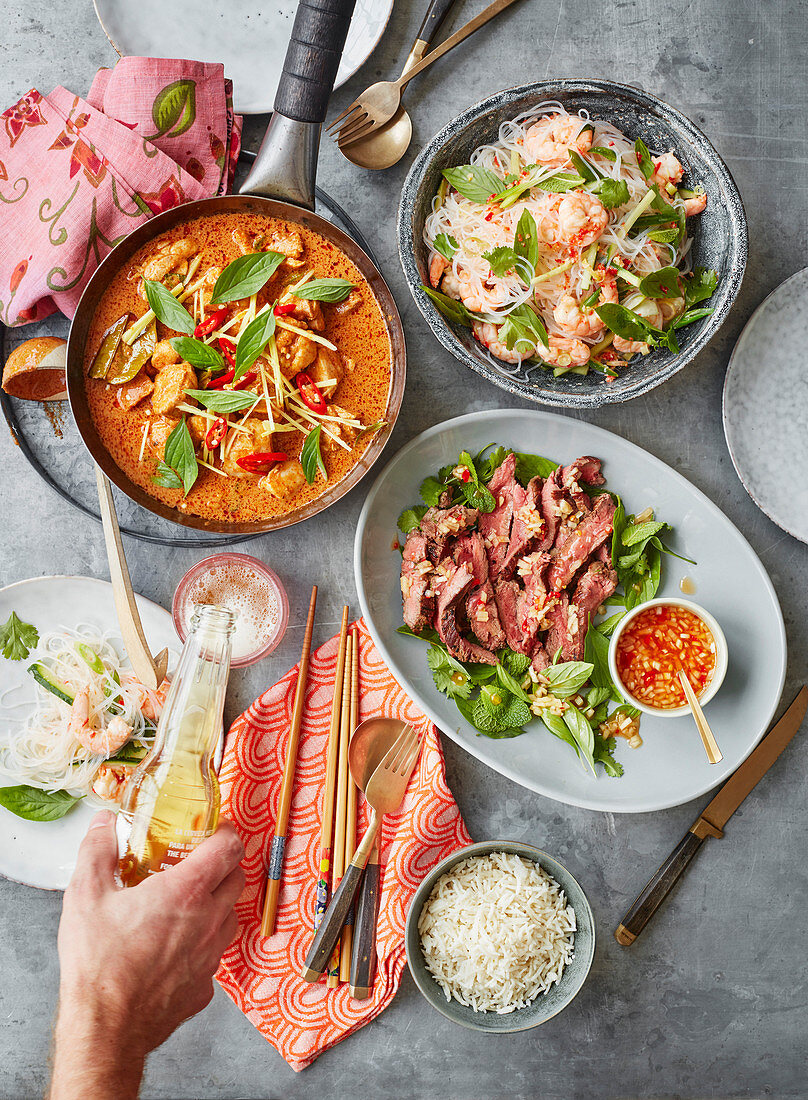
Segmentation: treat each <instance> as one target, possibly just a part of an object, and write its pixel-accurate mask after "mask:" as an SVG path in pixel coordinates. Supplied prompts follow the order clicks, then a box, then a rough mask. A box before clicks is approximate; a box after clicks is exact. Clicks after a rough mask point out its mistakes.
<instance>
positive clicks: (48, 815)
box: [0, 783, 84, 821]
mask: <svg viewBox="0 0 808 1100" xmlns="http://www.w3.org/2000/svg"><path fill="white" fill-rule="evenodd" d="M83 797H84V796H83V795H73V794H70V793H69V792H68V791H41V790H40V789H39V787H29V786H28V784H27V783H22V784H20V785H19V786H18V787H0V806H5V808H6V809H7V810H10V811H11V812H12V813H13V814H16V815H17V817H24V818H25V820H26V821H58V819H59V818H60V817H64V816H65V814H66V813H67V812H68V811H69V810H72V809H73V807H74V806H75V805H76V803H77V802H80V801H81V799H82V798H83Z"/></svg>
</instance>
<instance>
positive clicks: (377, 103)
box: [327, 0, 514, 145]
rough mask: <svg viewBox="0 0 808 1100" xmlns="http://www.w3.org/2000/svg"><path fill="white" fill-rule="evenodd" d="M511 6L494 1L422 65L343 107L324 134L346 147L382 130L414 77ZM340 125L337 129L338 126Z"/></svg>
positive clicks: (509, 1)
mask: <svg viewBox="0 0 808 1100" xmlns="http://www.w3.org/2000/svg"><path fill="white" fill-rule="evenodd" d="M513 3H514V0H494V3H493V4H489V5H488V7H487V8H485V9H484V10H483V11H481V12H480V14H479V15H477V16H475V17H474V19H471V20H469V22H468V23H466V24H465V25H464V26H462V27H461V28H460V29H459V30H457V31H455V32H454V34H450V35H449V37H448V38H447V39H446V41H445V42H441V44H440V45H439V46H437V47H436V48H435V49H434V50H433V51H432V52H431V53H428V54H427V55H426V57H425V58H424V59H423V61H419V62H418V64H417V65H415V66H413V68H411V69H410V70H409V71H407V72H404V73H402V74H401V76H400V77H399V78H398V80H393V81H391V80H381V81H379V83H378V84H372V85H371V86H370V87H369V88H368V89H367V90H366V91H365V92H363V93H362V95H361V96H360V97H359V98H358V99H355V100H354V101H353V103H352V104H351V105H350V106H349V107H346V108H345V110H344V111H343V112H342V114H341V115H337V117H336V118H335V119H334V121H333V122H332V123H331V125H330V126H328V127H327V130H330V131H334V130H335V128H336V131H335V132H334V133H332V135H331V136H332V137H333V138H334V140H335V141H338V142H339V143H340V145H350V144H351V143H352V142H354V141H358V140H359V139H360V138H363V137H367V135H368V134H371V133H373V131H374V130H378V129H379V127H380V126H384V124H385V122H389V121H390V119H391V118H392V117H393V115H394V114H395V113H396V111H397V110H398V108H399V106H400V104H401V93H402V92H403V90H404V89H405V88H406V87H407V85H408V84H409V82H410V81H411V80H412V78H413V77H414V76H418V74H419V73H422V72H423V71H424V69H426V68H428V67H429V66H430V65H431V64H432V62H433V61H437V60H438V59H439V58H441V57H443V55H444V54H445V53H448V52H449V50H452V49H454V47H455V46H457V45H458V43H460V42H462V41H463V39H464V38H468V36H469V35H470V34H474V32H475V31H476V30H479V29H480V27H482V26H484V25H485V24H486V23H487V22H488V21H489V19H493V18H494V16H495V15H499V13H500V12H501V11H504V10H505V8H507V7H509V6H510V5H511V4H513ZM340 124H341V125H340Z"/></svg>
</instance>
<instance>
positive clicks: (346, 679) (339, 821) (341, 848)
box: [326, 634, 353, 989]
mask: <svg viewBox="0 0 808 1100" xmlns="http://www.w3.org/2000/svg"><path fill="white" fill-rule="evenodd" d="M352 665H353V634H349V635H348V643H347V646H346V649H345V670H344V674H343V677H342V710H341V712H340V724H339V760H338V762H337V802H336V808H335V811H334V814H335V817H334V871H333V874H332V878H331V892H332V894H333V892H334V891H335V890H336V889H337V887H338V886H339V884H340V883H341V882H342V876H343V875H344V874H345V811H346V807H347V804H348V780H349V779H350V776H349V775H348V744H349V742H350V738H351V733H350V722H351V668H352ZM339 971H340V945H339V941H337V944H336V945H335V947H334V950H333V952H332V954H331V958H330V960H329V962H328V969H327V971H326V976H327V977H326V984H327V985H328V988H329V989H336V987H337V986H338V985H339Z"/></svg>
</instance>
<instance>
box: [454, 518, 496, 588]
mask: <svg viewBox="0 0 808 1100" xmlns="http://www.w3.org/2000/svg"><path fill="white" fill-rule="evenodd" d="M452 558H453V559H454V562H455V564H456V565H463V564H467V565H468V566H469V567H470V568H471V572H472V574H473V576H474V583H475V584H485V582H486V581H487V580H488V558H487V557H486V553H485V544H484V543H483V537H482V535H481V534H480V533H479V532H478V531H470V532H469V533H468V534H467V535H461V536H460V538H459V539H457V540H456V541H455V544H454V546H453V547H452Z"/></svg>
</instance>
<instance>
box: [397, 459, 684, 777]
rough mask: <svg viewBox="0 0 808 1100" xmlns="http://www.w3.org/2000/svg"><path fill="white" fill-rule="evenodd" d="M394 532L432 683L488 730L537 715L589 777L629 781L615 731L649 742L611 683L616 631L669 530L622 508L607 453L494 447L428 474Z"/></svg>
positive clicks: (657, 574)
mask: <svg viewBox="0 0 808 1100" xmlns="http://www.w3.org/2000/svg"><path fill="white" fill-rule="evenodd" d="M398 527H399V530H400V531H402V532H403V533H404V535H405V536H406V542H405V543H404V546H403V548H402V559H403V560H402V564H401V595H402V604H403V618H404V623H405V625H404V626H401V627H399V633H401V634H408V635H413V636H414V637H417V638H420V639H421V640H422V641H426V642H428V643H429V649H428V651H427V655H426V659H427V663H428V665H429V668H430V670H431V672H432V678H433V680H434V682H435V687H436V688H437V689H438V691H441V692H443V693H444V694H445V695H447V696H448V697H449V698H450V699H452V700H453V701H454V702H455V703H456V705H457V708H458V710H459V711H460V713H461V714H462V715H463V717H464V718H465V719H466V721H468V722H470V723H471V725H472V726H474V727H475V728H476V729H477V731H478V732H479V733H481V734H484V735H485V736H486V737H495V738H503V737H518V736H519V735H520V734H522V733H524V732H525V730H524V727H525V726H526V725H527V724H528V723H529V722H531V721H533V720H534V719H540V721H541V723H542V724H543V726H544V728H545V729H546V730H548V731H549V732H550V733H551V734H553V736H554V737H558V738H560V740H562V741H564V742H566V744H568V745H569V746H570V747H571V749H572V750H573V751H574V752H575V754H576V755H577V756H578V758H579V759H580V761H581V762H582V764H583V766H584V767H586V768H588V769H589V770H590V772H591V773H592V775H593V776H594V775H596V774H597V772H598V770H599V768H603V770H604V771H605V772H606V774H607V775H609V776H621V775H622V774H623V766H622V764H621V763H620V762H619V761H618V760H617V759H616V757H615V748H616V745H617V738H618V737H621V738H624V739H626V740H627V741H628V743H629V746H630V747H632V748H638V747H639V746H640V745H641V744H642V738H641V737H640V734H639V723H640V712H639V710H637V708H635V707H632V706H630V705H627V704H626V702H625V700H624V699H623V696H622V695H621V694H620V692H619V690H618V687H617V685H616V684H615V683H614V682H613V680H612V678H611V674H610V672H609V662H608V652H609V638H610V637H611V635H612V632H613V631H614V629H615V627H616V626H617V624H618V623H619V622H620V620H621V619H622V618H623V615H624V614H625V613H626V611H628V610H631V609H632V608H633V607H636V606H637V605H638V604H639V603H643V602H644V601H646V600H649V599H651V598H652V597H653V596H654V595H655V594H656V592H657V590H658V588H659V584H660V579H661V558H662V554H663V553H667V554H673V551H672V550H670V549H669V548H668V547H666V546H665V545H664V544H663V542H662V541H661V536H662V534H663V532H665V531H669V530H670V528H669V526H668V525H667V524H666V523H664V522H663V521H661V520H658V519H656V518H655V516H654V513H653V512H652V511H651V509H650V508H649V509H646V510H645V511H644V512H642V513H640V514H639V515H637V516H634V515H627V514H626V511H625V508H624V506H623V503H622V501H621V500H620V497H619V496H617V495H616V494H614V493H612V492H610V491H608V490H607V489H606V488H605V478H604V477H603V474H602V473H601V461H600V459H599V458H595V457H594V456H592V455H584V456H582V457H581V458H578V459H576V460H575V461H574V462H571V463H570V464H569V465H566V466H564V465H560V464H558V463H557V462H554V461H551V460H550V459H547V458H544V457H542V456H541V455H537V454H529V453H523V452H518V451H513V450H511V449H510V448H507V447H503V446H494V445H492V446H490V447H486V448H485V449H484V450H483V451H481V452H480V453H479V454H477V455H475V456H472V455H471V454H470V453H469V452H468V451H463V452H461V454H460V456H459V457H458V460H457V462H456V463H455V464H453V465H449V466H444V467H443V468H442V469H440V470H438V471H436V473H434V474H432V475H430V476H429V477H427V478H426V479H425V480H424V481H423V482H422V484H421V502H420V503H418V504H414V505H412V507H410V508H407V509H405V510H404V512H402V514H401V515H400V516H399V519H398ZM674 556H676V557H678V556H679V555H674ZM685 560H689V559H685ZM613 606H617V607H619V608H621V610H619V611H616V612H614V613H611V614H610V608H611V607H613Z"/></svg>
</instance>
